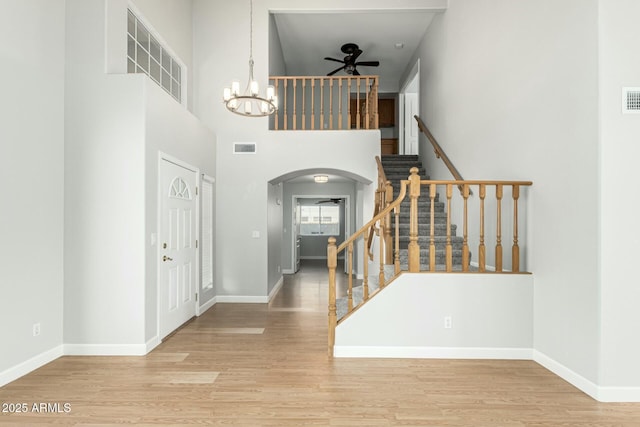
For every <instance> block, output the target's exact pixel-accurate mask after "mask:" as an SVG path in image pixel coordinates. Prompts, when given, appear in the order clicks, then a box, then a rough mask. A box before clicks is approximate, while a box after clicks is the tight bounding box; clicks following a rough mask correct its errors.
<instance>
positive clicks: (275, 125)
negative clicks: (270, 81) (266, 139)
mask: <svg viewBox="0 0 640 427" xmlns="http://www.w3.org/2000/svg"><path fill="white" fill-rule="evenodd" d="M279 83H280V79H275V81H274V91H275V93H276V95H278V94H279V92H278V86H279ZM278 110H279V109H276V113H275V117H274V118H273V129H274V130H279V125H280V123H279V122H280V116H279V115H278Z"/></svg>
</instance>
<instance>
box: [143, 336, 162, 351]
mask: <svg viewBox="0 0 640 427" xmlns="http://www.w3.org/2000/svg"><path fill="white" fill-rule="evenodd" d="M161 342H162V340H161V339H160V338H159V337H158V336H157V335H156V336H155V337H153V338H151V339H150V340H149V341H147V343H146V344H145V349H146V353H145V354H149V353H150V352H151V350H153V349H154V348H156V347H157V346H159V345H160V343H161Z"/></svg>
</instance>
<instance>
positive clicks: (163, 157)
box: [155, 151, 202, 342]
mask: <svg viewBox="0 0 640 427" xmlns="http://www.w3.org/2000/svg"><path fill="white" fill-rule="evenodd" d="M162 162H169V163H173V164H174V165H177V166H180V167H182V168H184V169H187V170H188V171H190V172H192V173H194V174H195V177H196V180H195V181H196V194H195V203H196V206H195V216H196V217H195V227H196V231H195V234H196V236H197V238H198V241H200V191H199V189H198V187H201V185H200V180H201V179H202V177H201V174H200V169H199V168H198V167H196V166H193V165H191V164H189V163H187V162H185V161H183V160H180V159H178V158H177V157H174V156H172V155H170V154H167V153H164V152H162V151H158V164H157V167H158V169H157V173H156V179H157V185H156V186H157V206H156V235H157V236H158V237H157V239H156V252H155V257H156V299H157V301H156V302H157V303H156V336H157V337H158V340H159V341H160V342H162V339H163V338H164V337H160V311H161V310H160V304H161V303H162V301H161V300H160V294H161V293H160V288H161V286H162V281H161V277H160V276H161V274H160V269H161V268H162V266H161V263H160V256H161V255H160V254H161V251H162V249H161V247H160V242H161V240H162V239H161V237H162V233H161V228H162V197H163V194H164V193H163V188H162V179H161V178H160V173H161V167H162V166H161V165H162ZM195 258H196V259H195V263H196V265H195V271H196V272H197V274H196V277H197V279H196V308H195V315H196V316H199V315H200V293H201V292H200V291H201V288H202V277H201V275H200V245H197V246H196V256H195Z"/></svg>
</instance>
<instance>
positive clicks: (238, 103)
mask: <svg viewBox="0 0 640 427" xmlns="http://www.w3.org/2000/svg"><path fill="white" fill-rule="evenodd" d="M249 31H250V32H249V82H248V83H247V88H246V89H245V90H244V93H242V94H240V82H239V81H237V80H234V81H233V82H231V87H230V88H228V87H225V88H224V94H223V101H224V103H225V105H226V106H227V109H228V110H229V111H231V112H232V113H236V114H239V115H241V116H248V117H264V116H268V115H270V114H273V113H275V112H276V110H277V109H278V97H277V96H276V94H275V89H274V87H273V86H267V94H266V96H265V97H261V96H260V88H259V87H258V82H257V81H256V79H255V78H254V77H253V0H250V2H249Z"/></svg>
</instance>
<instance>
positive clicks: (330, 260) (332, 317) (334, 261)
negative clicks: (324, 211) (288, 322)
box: [327, 237, 338, 358]
mask: <svg viewBox="0 0 640 427" xmlns="http://www.w3.org/2000/svg"><path fill="white" fill-rule="evenodd" d="M337 266H338V252H337V247H336V238H335V237H329V244H328V246H327V267H328V268H329V358H333V346H334V345H335V343H336V326H337V324H338V315H337V312H336V267H337Z"/></svg>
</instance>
